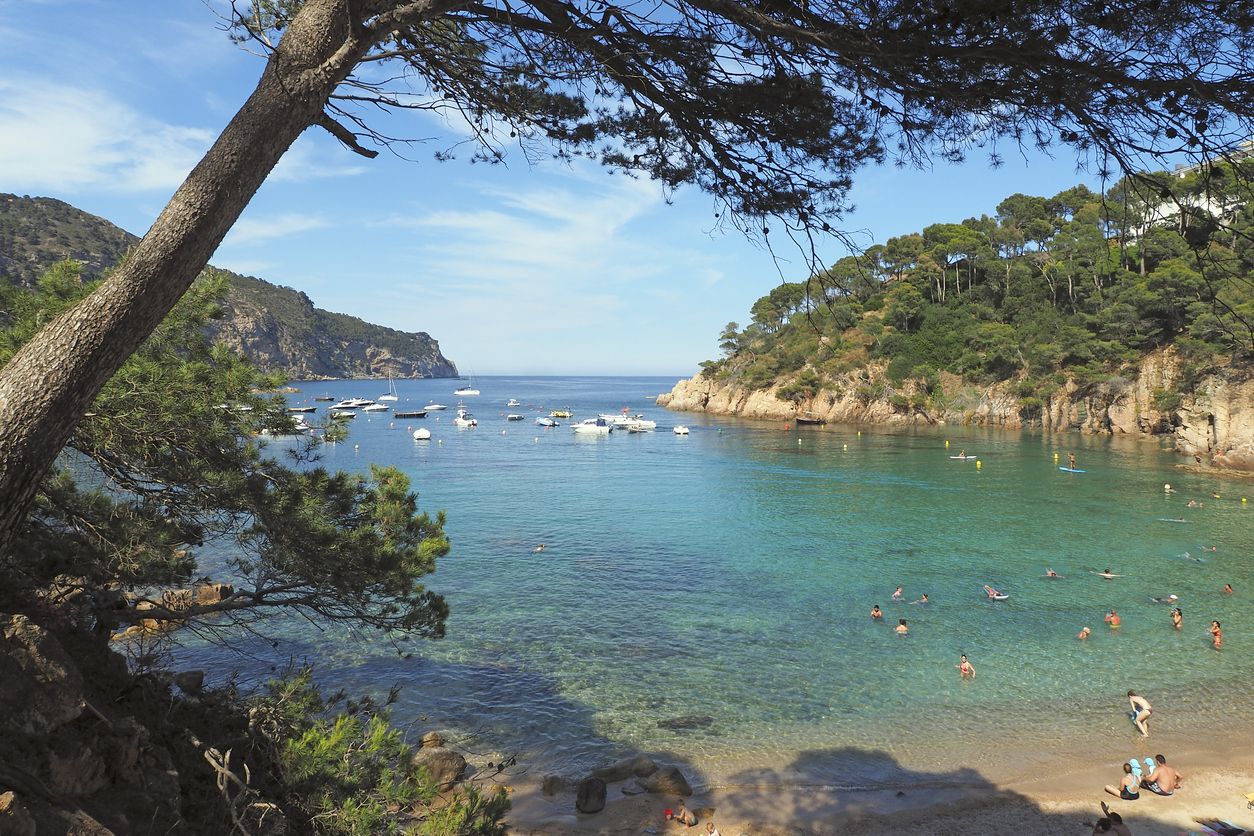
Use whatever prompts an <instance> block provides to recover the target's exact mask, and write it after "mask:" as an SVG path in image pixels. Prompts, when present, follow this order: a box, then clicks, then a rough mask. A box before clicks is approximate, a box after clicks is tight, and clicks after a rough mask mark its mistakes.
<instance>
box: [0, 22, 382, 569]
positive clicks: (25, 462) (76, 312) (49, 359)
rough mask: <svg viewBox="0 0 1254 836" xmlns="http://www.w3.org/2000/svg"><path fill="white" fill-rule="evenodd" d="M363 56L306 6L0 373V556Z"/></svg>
mask: <svg viewBox="0 0 1254 836" xmlns="http://www.w3.org/2000/svg"><path fill="white" fill-rule="evenodd" d="M354 46H356V47H357V49H356V50H354V49H353V47H354ZM365 48H366V47H365V45H359V44H354V43H353V42H352V41H351V38H350V30H349V26H348V15H347V10H346V0H309V2H308V3H306V5H305V8H304V10H303V11H302V12H301V13H300V15H299V16H298V17H297V18H296V19H295V20H294V21H293V22H292V24H291V26H290V27H289V29H288V32H287V33H286V34H285V35H284V37H283V39H282V41H281V43H280V44H279V46H278V48H277V49H276V51H275V52H274V53H273V54H272V55H271V57H270V60H269V62H268V63H267V64H266V68H265V71H264V72H263V74H262V77H261V80H260V81H259V82H258V84H257V87H256V89H255V90H254V92H253V94H252V95H251V96H250V97H249V98H248V101H247V102H245V103H244V106H243V107H242V108H241V109H240V111H239V112H238V113H237V114H236V115H235V117H234V118H233V119H232V120H231V122H230V124H228V125H227V127H226V129H225V130H224V131H223V132H222V134H221V135H220V136H219V137H218V140H217V141H216V142H215V143H214V145H213V147H212V148H211V149H210V150H209V152H208V153H207V154H206V155H205V156H204V158H203V159H202V160H201V161H200V163H199V164H198V165H197V166H196V167H195V168H194V169H193V170H192V172H191V174H189V175H188V177H187V179H186V180H184V181H183V184H182V185H181V186H180V187H179V189H178V191H176V192H175V193H174V196H173V197H172V198H171V199H170V202H169V203H168V204H167V205H166V207H165V209H164V210H162V212H161V215H160V216H159V217H158V218H157V220H156V222H155V223H153V225H152V227H151V228H150V229H149V230H148V233H147V234H146V235H145V236H144V238H143V240H142V241H140V243H139V244H138V245H137V246H136V247H135V249H134V250H133V251H132V252H131V253H130V255H129V257H127V258H126V259H125V262H124V263H123V264H122V265H121V266H120V267H119V268H118V269H117V271H116V272H114V274H113V275H112V276H111V277H110V278H109V279H108V280H107V281H106V282H105V283H104V284H102V285H101V286H100V287H99V288H97V289H96V291H95V292H93V293H92V294H91V295H90V296H88V297H87V298H86V299H85V300H83V302H82V303H80V304H79V305H78V306H76V307H75V308H73V309H72V310H70V311H67V312H66V313H65V314H63V315H62V316H60V317H59V318H57V319H56V320H54V321H53V322H51V323H49V324H48V325H47V326H46V327H44V328H43V329H41V330H40V331H39V333H37V334H36V335H35V337H34V338H33V339H32V340H31V341H30V342H29V343H27V345H26V346H25V347H23V348H22V350H21V351H19V352H18V353H17V354H16V355H15V356H14V357H13V359H12V360H10V361H9V362H8V363H7V364H6V365H5V366H4V368H3V369H0V427H2V428H3V432H0V557H3V556H4V555H5V554H6V553H7V551H8V548H9V546H10V544H11V543H12V541H13V537H14V535H15V533H16V532H17V531H18V530H19V528H20V526H21V525H22V522H23V521H24V519H25V517H26V514H27V513H28V512H29V510H30V508H31V504H32V502H33V501H34V497H35V493H36V490H37V488H38V486H39V483H40V482H41V481H42V480H43V478H44V476H45V475H46V474H47V473H48V470H49V469H50V467H51V466H52V463H53V462H54V461H55V459H56V457H57V455H58V454H59V453H60V451H61V449H62V448H63V447H64V446H65V443H66V442H67V440H68V439H69V437H70V434H71V432H72V431H73V428H74V426H75V425H76V424H77V423H78V421H79V419H80V418H81V417H82V415H83V413H84V412H86V411H87V409H88V408H89V406H90V405H91V403H92V401H93V400H94V398H95V397H96V395H97V394H98V393H99V391H100V390H101V388H102V387H103V386H104V384H105V383H106V382H107V381H108V380H109V378H110V377H111V376H112V375H113V374H114V373H115V372H116V371H117V370H118V369H119V368H120V367H121V366H122V364H123V363H124V362H125V361H126V358H127V357H129V356H130V355H131V353H132V352H133V351H134V350H135V349H136V348H137V347H138V346H139V345H140V344H141V343H142V342H143V341H144V340H145V339H147V337H148V335H149V334H151V333H152V331H153V329H155V328H156V326H157V325H158V324H159V323H160V322H161V320H162V319H163V318H164V317H165V315H166V314H167V313H169V311H170V309H171V308H172V307H173V306H174V304H175V303H176V302H177V301H178V299H179V298H180V297H181V296H182V295H183V294H184V293H185V292H186V291H187V289H188V287H190V286H191V283H192V281H193V280H194V279H195V278H196V276H197V275H198V274H199V272H200V271H201V270H202V269H203V268H204V267H205V265H206V264H207V263H208V261H209V257H210V256H211V255H212V254H213V252H214V250H216V249H217V247H218V244H219V243H221V241H222V239H223V238H224V237H225V236H226V233H227V231H228V230H230V228H231V226H232V225H234V223H235V221H236V220H237V219H238V218H239V216H240V213H241V212H243V210H244V207H245V206H247V205H248V202H249V201H250V200H251V199H252V196H253V195H254V194H255V193H256V191H257V189H258V188H259V187H260V186H261V184H262V182H263V181H264V180H265V179H266V177H267V176H268V175H269V173H270V171H271V169H273V168H274V166H275V164H276V163H277V162H278V161H279V158H280V157H282V156H283V153H284V152H285V151H286V150H287V149H288V148H289V147H290V146H291V144H292V143H293V142H294V141H295V140H296V138H297V137H298V136H300V134H301V132H302V131H304V130H305V128H307V127H308V126H309V125H311V124H313V123H314V122H315V121H317V120H318V119H319V118H320V117H321V115H322V112H323V107H324V106H325V103H326V100H327V97H328V96H329V95H330V93H331V92H332V91H333V90H334V89H335V87H336V86H337V85H338V84H339V82H340V81H342V80H343V79H344V77H345V76H346V75H347V74H348V72H349V71H350V70H351V69H352V67H353V66H354V65H355V64H356V62H357V60H358V58H359V57H360V55H361V53H362V52H363V51H364V49H365ZM337 50H339V54H337Z"/></svg>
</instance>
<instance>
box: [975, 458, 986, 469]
mask: <svg viewBox="0 0 1254 836" xmlns="http://www.w3.org/2000/svg"><path fill="white" fill-rule="evenodd" d="M983 466H984V462H982V461H980V460H979V459H976V461H975V469H976V470H979V469H980V468H982V467H983Z"/></svg>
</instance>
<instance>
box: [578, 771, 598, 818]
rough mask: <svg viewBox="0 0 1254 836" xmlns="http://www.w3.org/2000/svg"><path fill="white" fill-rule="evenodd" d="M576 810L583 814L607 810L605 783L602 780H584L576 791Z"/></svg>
mask: <svg viewBox="0 0 1254 836" xmlns="http://www.w3.org/2000/svg"><path fill="white" fill-rule="evenodd" d="M575 809H576V810H578V811H579V812H581V813H599V812H601V811H602V810H604V809H605V782H604V781H602V780H601V779H600V778H584V779H583V780H582V781H580V782H579V787H578V789H577V790H576V791H575Z"/></svg>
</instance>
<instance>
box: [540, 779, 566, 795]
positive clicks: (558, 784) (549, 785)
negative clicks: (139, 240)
mask: <svg viewBox="0 0 1254 836" xmlns="http://www.w3.org/2000/svg"><path fill="white" fill-rule="evenodd" d="M540 789H541V791H542V792H543V793H544V794H545V795H547V796H550V797H552V796H555V795H557V794H558V793H559V792H561V791H562V778H561V776H560V775H545V776H544V782H543V783H542V784H541V785H540Z"/></svg>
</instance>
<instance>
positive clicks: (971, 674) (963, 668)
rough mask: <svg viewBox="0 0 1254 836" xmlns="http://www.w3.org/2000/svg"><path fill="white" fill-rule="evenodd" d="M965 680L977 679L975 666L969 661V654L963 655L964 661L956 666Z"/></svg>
mask: <svg viewBox="0 0 1254 836" xmlns="http://www.w3.org/2000/svg"><path fill="white" fill-rule="evenodd" d="M954 667H956V668H957V669H958V672H959V673H961V674H962V678H963V679H975V665H973V664H971V663H970V662H968V661H967V654H965V653H964V654H962V661H961V662H959V663H958V664H957V665H954Z"/></svg>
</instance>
